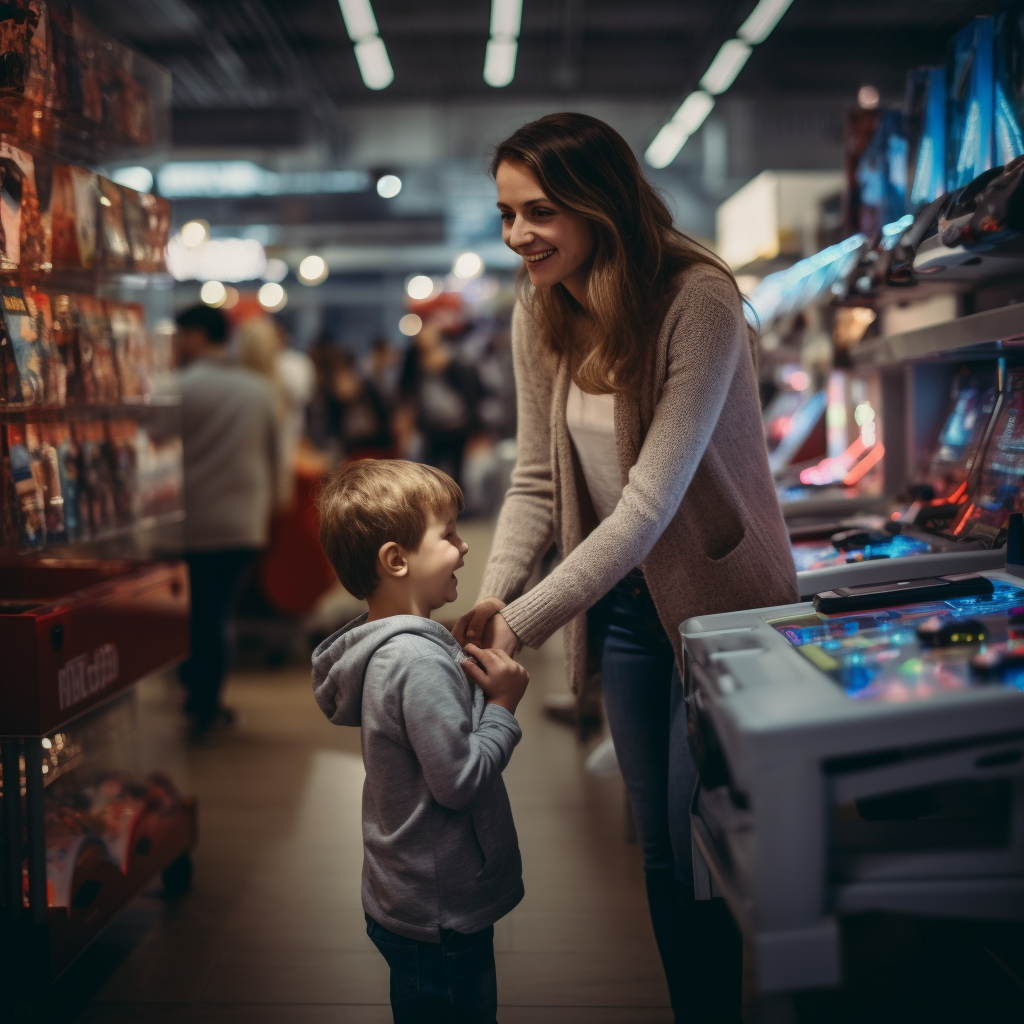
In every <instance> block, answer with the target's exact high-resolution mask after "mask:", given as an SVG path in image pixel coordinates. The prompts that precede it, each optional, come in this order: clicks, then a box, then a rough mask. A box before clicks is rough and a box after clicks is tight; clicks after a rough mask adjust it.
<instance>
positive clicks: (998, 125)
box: [995, 0, 1024, 164]
mask: <svg viewBox="0 0 1024 1024" xmlns="http://www.w3.org/2000/svg"><path fill="white" fill-rule="evenodd" d="M995 55H996V87H995V147H996V152H995V160H996V163H999V164H1008V163H1010V162H1011V161H1013V160H1015V159H1016V158H1017V157H1019V156H1024V2H1021V0H1011V2H1009V3H1007V4H1005V6H1004V7H1003V9H1002V10H1001V11H1000V12H999V14H998V15H996V24H995Z"/></svg>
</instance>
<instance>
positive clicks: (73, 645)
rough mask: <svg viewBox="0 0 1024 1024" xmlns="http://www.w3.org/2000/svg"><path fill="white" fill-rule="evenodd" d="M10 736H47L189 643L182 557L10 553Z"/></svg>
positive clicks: (0, 697)
mask: <svg viewBox="0 0 1024 1024" xmlns="http://www.w3.org/2000/svg"><path fill="white" fill-rule="evenodd" d="M3 570H4V572H3V576H2V580H3V583H4V588H3V590H2V592H0V594H2V596H3V597H4V598H7V599H8V600H13V601H14V602H16V603H15V605H14V607H12V608H11V612H10V613H9V614H0V648H2V649H3V650H4V651H6V652H9V653H8V655H7V658H8V660H7V664H6V665H5V672H4V688H3V690H2V691H0V722H2V723H3V726H2V728H3V734H4V735H6V736H45V735H46V734H47V733H50V732H53V731H54V730H56V729H60V728H61V727H62V726H64V725H65V724H67V723H68V722H70V721H73V720H74V719H75V718H77V717H78V716H80V715H81V714H83V713H84V712H86V711H88V710H89V709H90V708H93V707H96V706H97V705H98V704H102V703H103V702H105V701H106V700H109V699H110V697H112V696H113V695H114V694H116V693H119V692H121V691H123V690H125V689H127V688H128V687H130V686H132V685H133V684H134V683H135V682H136V681H137V680H139V679H141V678H142V677H143V676H145V675H149V674H150V673H152V672H156V671H159V670H161V669H163V668H166V667H167V666H169V665H172V664H174V663H175V662H178V661H180V660H181V659H182V658H183V657H185V656H186V655H187V653H188V646H189V641H188V602H189V598H188V579H187V575H186V571H185V567H184V565H182V564H181V563H171V562H165V563H153V564H147V565H137V564H133V563H130V562H124V563H121V564H119V565H118V564H114V563H110V562H65V561H61V560H59V559H46V560H36V561H34V562H29V561H27V560H26V561H17V560H13V561H12V560H5V561H4V563H3Z"/></svg>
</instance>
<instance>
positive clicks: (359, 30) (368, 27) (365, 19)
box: [338, 0, 378, 43]
mask: <svg viewBox="0 0 1024 1024" xmlns="http://www.w3.org/2000/svg"><path fill="white" fill-rule="evenodd" d="M338 3H339V5H340V6H341V16H342V17H343V18H344V19H345V28H346V29H348V37H349V39H351V40H352V42H353V43H358V42H359V40H360V39H366V38H367V37H369V36H375V35H377V34H378V32H377V19H376V18H375V17H374V16H373V8H372V7H371V6H370V0H338Z"/></svg>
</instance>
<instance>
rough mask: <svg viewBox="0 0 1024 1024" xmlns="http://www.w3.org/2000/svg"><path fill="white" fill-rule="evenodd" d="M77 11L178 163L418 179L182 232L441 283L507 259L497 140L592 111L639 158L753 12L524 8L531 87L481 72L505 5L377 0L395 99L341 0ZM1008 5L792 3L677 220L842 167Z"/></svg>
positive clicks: (171, 3) (708, 226)
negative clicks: (159, 84)
mask: <svg viewBox="0 0 1024 1024" xmlns="http://www.w3.org/2000/svg"><path fill="white" fill-rule="evenodd" d="M75 4H76V6H78V7H79V8H80V9H81V10H82V11H83V12H84V13H85V14H86V15H87V16H88V17H90V18H91V19H92V20H93V21H95V22H96V23H97V24H98V25H99V26H100V27H101V28H103V29H104V30H105V31H107V32H109V33H110V34H111V35H113V36H115V37H117V38H120V39H122V40H123V41H125V42H127V43H129V44H131V45H133V46H135V47H136V48H138V49H140V50H141V51H143V52H144V53H146V54H148V55H149V56H151V57H152V58H153V59H155V60H156V61H158V62H159V63H160V64H162V65H164V66H165V67H167V68H168V69H169V70H170V71H171V73H172V75H173V103H174V109H173V136H174V138H173V150H172V152H171V153H170V154H163V155H162V159H168V158H173V159H176V160H180V159H248V160H253V161H255V162H256V163H258V164H260V165H261V166H263V167H266V168H270V169H275V170H303V169H319V170H325V169H352V168H357V169H362V170H367V171H376V170H391V171H395V172H397V173H399V174H400V175H401V177H402V179H403V182H404V184H405V187H404V188H403V190H402V192H401V193H400V195H399V196H398V197H396V198H395V199H393V200H381V199H379V197H378V196H377V195H376V194H373V193H372V192H371V193H368V194H362V195H340V196H338V195H335V196H303V197H290V196H274V197H256V196H254V197H250V198H246V199H242V200H230V201H225V200H219V201H216V202H210V201H208V200H207V201H200V200H189V201H184V202H179V203H177V204H176V219H177V220H178V221H179V222H180V221H181V220H184V219H186V218H188V217H192V216H205V217H207V219H209V220H210V221H211V223H213V224H214V225H215V226H216V225H219V226H220V227H221V229H222V230H223V231H225V232H229V231H237V230H241V229H245V230H253V229H256V228H260V227H261V226H262V229H264V232H265V240H266V241H269V242H270V243H271V244H276V245H277V246H278V249H279V251H280V252H281V253H282V254H283V255H285V256H286V258H288V259H289V260H292V259H293V257H294V258H298V257H299V256H300V254H301V253H302V252H303V251H305V252H308V251H310V248H311V247H318V251H324V252H325V253H326V254H327V255H328V258H329V261H330V262H331V265H332V266H336V267H366V268H373V267H381V268H383V267H387V266H390V267H392V268H395V269H396V270H397V271H401V270H402V269H403V268H405V269H406V270H408V272H414V271H417V270H424V271H427V272H433V270H435V269H436V268H437V267H440V266H441V265H443V264H444V263H445V262H446V261H450V259H451V253H452V251H457V250H458V248H459V247H465V246H468V245H472V246H473V247H474V248H476V249H477V250H478V251H480V252H484V251H485V250H486V251H487V252H488V253H489V254H490V258H491V259H492V261H497V262H499V263H500V261H501V251H502V250H501V246H500V241H499V240H498V229H497V221H496V218H495V215H494V195H493V184H492V183H491V182H490V181H489V179H488V177H487V175H486V171H485V169H486V163H487V160H486V154H487V151H488V149H489V147H490V146H492V145H493V144H494V142H495V141H497V140H498V139H500V138H501V137H502V136H503V135H505V134H507V133H508V131H510V130H511V129H512V128H514V127H515V126H516V125H518V124H522V123H523V122H525V121H527V120H529V119H531V118H534V117H537V116H540V115H541V114H543V113H546V112H549V111H551V110H557V109H563V110H564V109H576V110H582V111H585V112H587V113H591V114H594V115H595V116H598V117H601V118H603V119H605V120H607V121H608V122H609V123H611V124H612V125H613V126H614V127H616V128H617V129H618V130H619V131H621V132H622V134H623V135H624V136H625V137H626V139H627V141H628V142H629V143H630V144H631V145H632V146H633V147H634V149H635V150H636V151H637V153H642V152H643V151H644V149H645V148H646V146H647V145H648V143H649V142H650V141H651V139H652V138H653V137H654V135H655V134H656V133H657V131H658V129H659V128H660V127H661V125H662V124H663V123H664V122H665V120H666V119H667V118H668V117H669V116H671V114H672V112H673V111H674V110H675V109H676V107H677V106H678V105H679V103H680V101H681V100H682V98H683V97H684V96H686V95H687V94H688V93H689V92H690V91H691V90H692V89H694V88H695V87H696V85H697V82H698V80H699V79H700V77H701V75H702V74H703V73H704V71H705V70H706V69H707V67H708V65H709V63H710V62H711V60H712V58H713V57H714V56H715V53H716V52H717V50H718V48H719V46H720V45H721V44H722V43H723V42H724V41H725V40H726V39H728V38H730V37H732V36H733V35H735V33H736V30H737V28H738V27H739V26H740V24H741V23H742V22H743V21H744V19H745V18H746V17H747V16H748V15H749V14H750V12H751V10H752V9H753V8H754V6H755V0H628V2H627V0H523V16H522V27H521V32H520V35H519V48H518V59H517V66H516V73H515V77H514V80H513V81H512V83H511V84H510V85H509V86H507V87H506V88H502V89H494V88H491V87H490V86H488V85H487V84H486V83H485V82H484V80H483V73H482V72H483V62H484V51H485V47H486V44H487V39H488V33H489V20H490V7H491V3H490V0H439V2H435V3H433V4H429V5H428V4H424V3H423V2H422V0H372V5H373V11H374V14H375V16H376V21H377V25H378V29H379V32H380V36H381V38H382V39H383V41H384V44H385V45H386V47H387V51H388V54H389V56H390V60H391V64H392V67H393V69H394V81H393V83H392V84H391V85H390V86H389V87H388V88H386V89H383V90H381V91H378V92H374V91H371V90H369V89H367V88H366V86H364V84H363V82H362V80H361V78H360V74H359V70H358V67H357V64H356V60H355V56H354V52H353V47H352V43H351V42H350V40H349V38H348V34H347V32H346V28H345V23H344V20H343V18H342V14H341V10H340V7H339V3H338V0H75ZM997 6H998V0H973V2H971V0H928V2H926V3H925V2H921V0H858V2H856V3H850V2H848V0H793V3H792V6H791V7H790V8H789V10H788V11H787V12H786V13H785V15H784V16H783V18H782V20H781V21H780V22H779V24H778V25H777V27H776V28H775V30H774V31H773V32H772V34H771V35H770V36H769V38H768V39H767V40H766V41H765V42H764V43H762V44H761V45H758V46H756V47H755V48H754V52H753V54H752V56H751V58H750V60H749V61H748V62H747V64H746V65H745V66H744V68H743V70H742V71H741V72H740V74H739V76H738V78H737V79H736V81H735V82H734V84H733V85H732V86H731V88H730V89H729V91H728V92H727V93H726V94H725V95H723V96H722V97H720V99H719V102H718V104H717V105H716V107H715V109H714V111H713V112H712V114H711V116H710V117H709V118H708V120H707V121H706V122H705V124H704V126H703V127H702V128H701V129H700V130H699V131H698V132H697V133H696V134H695V135H694V137H693V138H692V139H691V140H690V141H689V142H688V143H687V144H686V146H685V147H684V148H683V150H682V152H681V153H680V154H679V156H678V157H677V158H676V160H675V161H674V163H673V164H672V165H671V166H669V167H668V168H666V169H665V170H664V171H657V172H651V177H652V179H653V180H654V181H655V183H656V184H657V185H658V186H659V187H661V188H662V189H663V190H664V191H665V192H666V193H667V195H668V196H669V198H670V199H671V201H672V202H673V204H674V207H675V213H676V218H677V222H678V223H679V224H680V226H681V227H682V228H683V229H684V230H687V231H689V232H691V233H693V234H695V235H697V236H700V237H703V238H708V237H710V235H711V233H712V225H713V217H714V208H715V206H716V205H717V203H718V202H720V201H721V199H722V198H724V197H725V196H727V195H729V194H730V193H731V192H733V191H735V190H736V189H737V188H738V187H740V186H741V185H742V184H744V183H745V182H746V181H747V180H749V179H750V178H751V177H753V176H754V175H755V174H757V173H758V172H759V171H761V170H764V169H767V168H773V169H788V168H794V169H838V167H839V166H840V163H841V157H842V132H843V115H844V111H845V110H846V109H847V108H848V107H850V106H851V105H853V104H854V102H855V97H856V94H857V90H858V89H859V88H860V87H861V86H862V85H865V84H870V85H873V86H875V87H876V88H877V89H878V90H879V91H880V93H881V96H882V101H883V103H892V104H898V103H899V102H900V101H901V99H902V95H903V90H904V82H905V77H906V72H907V71H908V70H909V69H910V68H912V67H916V66H920V65H926V64H936V63H941V62H943V60H944V59H945V55H946V49H947V44H948V41H949V39H950V37H951V36H952V35H953V34H954V33H955V32H956V31H957V30H958V29H959V28H960V27H961V26H962V25H964V24H966V23H967V22H968V21H969V20H970V19H971V18H972V17H974V16H975V15H978V14H987V13H992V12H993V11H994V10H995V9H996V8H997ZM158 163H159V160H157V161H155V162H154V164H153V166H154V167H155V166H156V165H157V164H158ZM432 263H433V264H434V265H436V266H433V265H431V264H432ZM449 265H450V262H449ZM492 265H493V262H492Z"/></svg>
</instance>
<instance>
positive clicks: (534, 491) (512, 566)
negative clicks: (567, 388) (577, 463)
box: [480, 305, 555, 601]
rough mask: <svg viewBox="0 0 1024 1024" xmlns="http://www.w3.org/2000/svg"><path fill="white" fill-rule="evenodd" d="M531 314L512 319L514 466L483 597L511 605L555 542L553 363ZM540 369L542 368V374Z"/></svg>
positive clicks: (518, 311)
mask: <svg viewBox="0 0 1024 1024" xmlns="http://www.w3.org/2000/svg"><path fill="white" fill-rule="evenodd" d="M531 326H532V325H531V323H530V320H529V314H528V313H527V312H526V310H524V309H523V307H522V306H520V305H517V306H516V308H515V311H514V313H513V316H512V361H513V371H514V373H515V380H516V417H517V420H516V441H517V449H518V451H517V455H516V466H515V469H514V470H513V471H512V484H511V486H510V487H509V489H508V493H507V494H506V496H505V502H504V504H503V505H502V507H501V514H500V515H499V516H498V523H497V527H496V529H495V532H494V542H493V544H492V546H491V553H490V557H489V558H488V560H487V568H486V569H485V571H484V579H483V583H482V585H481V588H480V597H481V598H484V597H498V598H501V600H502V601H511V600H512V599H513V598H516V597H518V596H519V594H521V593H522V590H523V587H524V586H526V581H527V580H528V579H529V578H530V573H531V572H533V567H534V566H535V565H536V564H537V561H538V560H539V559H540V557H541V556H542V555H543V554H544V553H545V552H546V551H547V550H548V548H549V547H551V543H552V541H553V539H554V532H555V530H554V482H553V473H552V466H551V401H552V397H551V396H552V390H553V385H554V369H553V367H550V366H549V364H550V363H551V361H552V359H551V357H550V355H549V354H548V353H547V352H544V351H542V350H541V348H540V343H539V339H537V338H536V337H534V336H533V331H532V330H531ZM538 366H541V367H542V369H541V371H540V372H538Z"/></svg>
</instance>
